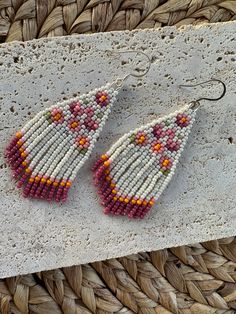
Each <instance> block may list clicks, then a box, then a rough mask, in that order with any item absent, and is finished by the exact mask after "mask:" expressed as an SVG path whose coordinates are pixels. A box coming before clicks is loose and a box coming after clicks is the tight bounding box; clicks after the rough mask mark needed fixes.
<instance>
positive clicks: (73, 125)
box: [68, 119, 80, 132]
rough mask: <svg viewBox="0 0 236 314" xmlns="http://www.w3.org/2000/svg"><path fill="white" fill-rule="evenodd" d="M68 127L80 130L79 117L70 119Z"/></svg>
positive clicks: (76, 130)
mask: <svg viewBox="0 0 236 314" xmlns="http://www.w3.org/2000/svg"><path fill="white" fill-rule="evenodd" d="M68 128H69V129H70V131H72V132H78V131H79V130H80V123H79V121H78V120H77V119H69V121H68Z"/></svg>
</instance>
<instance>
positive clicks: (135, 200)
mask: <svg viewBox="0 0 236 314" xmlns="http://www.w3.org/2000/svg"><path fill="white" fill-rule="evenodd" d="M194 118H195V110H192V109H190V106H189V105H188V106H186V107H184V108H183V109H181V110H180V111H178V112H174V113H172V114H170V115H168V116H165V117H162V118H160V119H158V120H154V121H153V122H152V123H150V124H148V125H146V126H143V127H141V128H139V129H136V130H134V131H131V132H129V133H128V134H126V135H124V136H123V137H122V138H121V139H119V140H118V142H116V143H115V144H114V145H113V146H112V147H111V149H110V150H109V151H108V152H107V153H106V154H105V155H102V156H101V159H100V160H99V161H98V162H97V163H96V165H95V167H94V172H95V176H94V179H95V184H96V185H97V186H98V190H99V195H100V197H101V200H102V205H103V206H104V212H105V213H106V214H109V213H111V214H115V215H128V216H129V217H130V218H143V217H144V216H145V215H146V214H147V212H148V211H149V210H150V208H151V207H152V206H153V204H154V202H155V201H156V200H157V199H158V198H159V196H160V195H161V193H162V192H163V191H164V189H165V188H166V186H167V184H168V182H169V181H170V179H171V178H172V176H173V174H174V171H175V168H176V165H177V163H178V160H179V158H180V155H181V152H182V150H183V148H184V146H185V143H186V141H187V138H188V135H189V132H190V129H191V127H192V124H193V121H194Z"/></svg>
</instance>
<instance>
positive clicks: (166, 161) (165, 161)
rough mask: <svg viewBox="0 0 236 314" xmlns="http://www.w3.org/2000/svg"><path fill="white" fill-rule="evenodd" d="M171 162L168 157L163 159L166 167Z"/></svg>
mask: <svg viewBox="0 0 236 314" xmlns="http://www.w3.org/2000/svg"><path fill="white" fill-rule="evenodd" d="M169 163H170V161H169V160H168V159H165V160H164V161H163V163H162V165H163V166H164V167H166V166H168V165H169Z"/></svg>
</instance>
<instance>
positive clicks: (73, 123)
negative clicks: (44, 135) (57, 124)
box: [70, 121, 78, 129]
mask: <svg viewBox="0 0 236 314" xmlns="http://www.w3.org/2000/svg"><path fill="white" fill-rule="evenodd" d="M70 126H71V128H72V129H75V128H76V127H77V126H78V122H76V121H74V122H72V123H71V125H70Z"/></svg>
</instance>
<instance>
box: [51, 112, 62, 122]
mask: <svg viewBox="0 0 236 314" xmlns="http://www.w3.org/2000/svg"><path fill="white" fill-rule="evenodd" d="M60 119H61V114H60V113H57V114H56V115H55V116H54V117H53V120H56V121H58V120H60Z"/></svg>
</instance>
